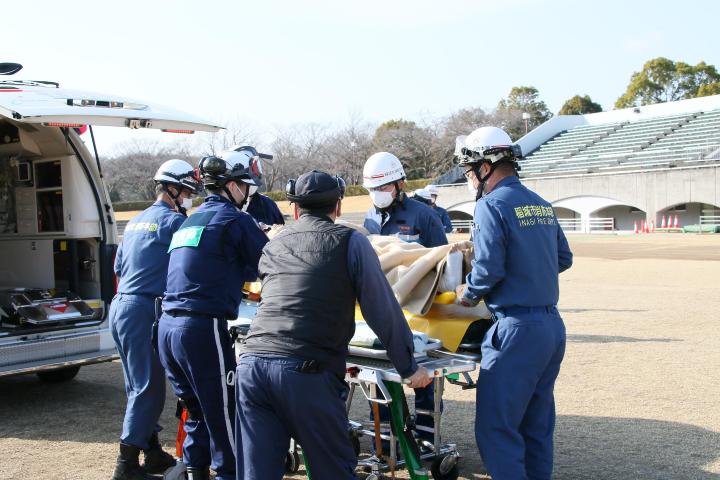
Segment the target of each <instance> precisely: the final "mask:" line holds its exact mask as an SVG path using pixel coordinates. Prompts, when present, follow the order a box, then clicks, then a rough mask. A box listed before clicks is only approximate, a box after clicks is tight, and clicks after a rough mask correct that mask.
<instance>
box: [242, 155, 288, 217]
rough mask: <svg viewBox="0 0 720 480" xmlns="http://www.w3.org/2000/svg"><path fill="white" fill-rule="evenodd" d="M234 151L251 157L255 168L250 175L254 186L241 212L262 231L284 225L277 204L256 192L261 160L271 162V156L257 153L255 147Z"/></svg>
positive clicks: (259, 181)
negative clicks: (249, 217)
mask: <svg viewBox="0 0 720 480" xmlns="http://www.w3.org/2000/svg"><path fill="white" fill-rule="evenodd" d="M234 150H235V151H236V152H241V153H244V154H245V155H248V156H249V157H251V158H252V159H253V165H254V167H255V168H254V171H253V172H251V173H253V180H255V183H256V185H251V186H250V192H249V196H250V198H249V199H248V201H247V202H246V203H245V207H244V208H243V211H244V212H247V213H249V214H250V216H252V217H253V218H254V219H255V220H256V221H257V222H258V224H259V225H260V227H261V228H262V229H263V230H268V229H269V228H270V227H272V226H273V225H285V218H284V217H283V215H282V213H281V212H280V209H279V208H278V206H277V204H276V203H275V202H274V201H273V200H272V199H271V198H269V197H267V196H265V195H263V194H261V193H260V192H259V191H258V188H259V187H260V185H261V182H262V160H272V158H273V156H272V155H270V154H267V153H258V151H257V150H256V149H255V147H251V146H249V145H244V146H242V147H237V148H234Z"/></svg>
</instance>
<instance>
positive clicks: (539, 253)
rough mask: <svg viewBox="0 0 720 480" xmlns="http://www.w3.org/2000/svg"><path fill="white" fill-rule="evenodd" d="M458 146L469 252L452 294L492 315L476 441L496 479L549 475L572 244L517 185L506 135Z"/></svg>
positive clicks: (493, 132) (537, 200) (474, 138)
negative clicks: (472, 198)
mask: <svg viewBox="0 0 720 480" xmlns="http://www.w3.org/2000/svg"><path fill="white" fill-rule="evenodd" d="M461 138H462V137H461ZM459 140H460V139H459ZM459 144H460V145H459V147H460V148H459V149H458V150H457V151H456V153H457V154H458V156H459V159H460V162H459V164H460V166H462V167H464V168H465V169H466V170H465V175H466V177H467V178H468V182H470V185H471V186H472V187H473V188H474V189H475V190H476V191H477V198H478V200H477V203H476V205H475V216H474V222H475V225H476V226H475V227H474V230H473V234H474V235H473V244H474V247H475V257H474V259H473V261H472V271H471V272H470V273H469V274H468V276H467V278H466V282H467V283H466V285H461V286H460V287H458V291H457V295H458V297H457V298H458V302H459V303H460V304H462V305H466V306H472V305H475V304H477V303H478V302H479V301H480V299H481V298H484V300H485V303H486V305H487V306H488V308H489V309H490V311H491V312H492V313H493V315H494V319H495V320H496V321H495V323H494V324H493V325H492V326H491V327H490V329H489V330H488V332H487V333H486V335H485V337H484V339H483V343H482V360H481V373H480V376H479V379H478V386H477V412H476V415H477V416H476V420H475V435H476V440H477V444H478V448H479V450H480V455H481V456H482V459H483V462H484V464H485V467H486V468H487V471H488V473H490V475H491V476H492V478H494V479H498V480H505V479H512V480H525V479H531V480H547V479H549V478H551V476H552V467H553V430H554V427H555V402H554V398H553V388H554V385H555V380H556V378H557V376H558V373H559V371H560V363H561V362H562V359H563V355H564V353H565V326H564V324H563V321H562V318H560V315H559V313H558V310H557V306H556V305H557V302H558V296H559V288H558V274H559V273H560V272H562V271H564V270H567V269H568V268H570V266H571V265H572V252H571V251H570V248H569V246H568V242H567V239H566V238H565V235H564V234H563V231H562V229H561V228H560V226H559V225H558V222H557V218H556V217H555V214H554V212H553V209H552V207H551V205H550V204H549V203H548V202H546V201H545V200H543V199H542V198H541V197H540V196H539V195H537V194H536V193H534V192H532V191H530V190H528V189H527V188H526V187H525V186H523V185H522V184H521V183H520V180H519V179H518V176H517V170H516V168H517V163H516V159H517V157H519V155H520V153H519V151H518V149H517V148H516V146H514V145H511V144H512V142H511V140H510V137H509V136H508V135H507V133H505V132H504V131H503V130H501V129H499V128H495V127H482V128H479V129H478V130H475V131H474V132H472V133H471V134H470V135H468V137H467V138H466V139H465V141H464V145H463V144H462V140H460V142H459Z"/></svg>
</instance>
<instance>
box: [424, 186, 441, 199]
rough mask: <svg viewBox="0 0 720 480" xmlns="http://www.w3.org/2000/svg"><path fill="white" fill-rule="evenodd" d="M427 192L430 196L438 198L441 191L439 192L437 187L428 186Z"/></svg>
mask: <svg viewBox="0 0 720 480" xmlns="http://www.w3.org/2000/svg"><path fill="white" fill-rule="evenodd" d="M425 190H427V191H428V192H430V195H435V196H436V197H437V196H438V194H439V193H440V190H438V187H437V185H428V186H427V187H425Z"/></svg>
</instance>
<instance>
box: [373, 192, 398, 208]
mask: <svg viewBox="0 0 720 480" xmlns="http://www.w3.org/2000/svg"><path fill="white" fill-rule="evenodd" d="M370 199H371V200H372V202H373V205H375V206H376V207H377V208H387V207H389V206H390V204H392V202H393V196H392V192H381V191H379V190H373V191H371V192H370Z"/></svg>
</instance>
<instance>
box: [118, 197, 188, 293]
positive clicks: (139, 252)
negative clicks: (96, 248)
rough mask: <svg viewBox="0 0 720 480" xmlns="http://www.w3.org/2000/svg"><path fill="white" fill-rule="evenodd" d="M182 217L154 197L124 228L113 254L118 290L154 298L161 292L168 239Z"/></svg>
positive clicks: (163, 286) (167, 259) (166, 264)
mask: <svg viewBox="0 0 720 480" xmlns="http://www.w3.org/2000/svg"><path fill="white" fill-rule="evenodd" d="M183 221H185V216H184V215H181V214H180V213H177V212H176V211H175V210H173V209H172V208H170V205H168V204H167V203H165V202H163V201H162V200H158V201H157V202H155V203H153V204H152V205H151V206H149V207H148V208H146V209H145V210H144V211H142V212H141V213H139V214H138V215H137V216H135V217H134V218H133V219H132V220H130V222H129V223H128V224H127V227H125V232H124V233H123V241H122V243H120V246H119V247H118V250H117V254H116V255H115V268H114V269H115V274H116V275H117V276H118V277H120V282H119V283H118V289H117V291H118V293H125V294H133V295H148V296H153V297H158V296H160V295H162V294H163V292H164V291H165V280H166V279H167V270H168V261H169V259H170V256H169V255H168V254H167V250H168V245H170V239H171V238H172V236H173V234H174V233H175V231H176V230H177V229H178V228H180V225H181V224H182V223H183Z"/></svg>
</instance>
